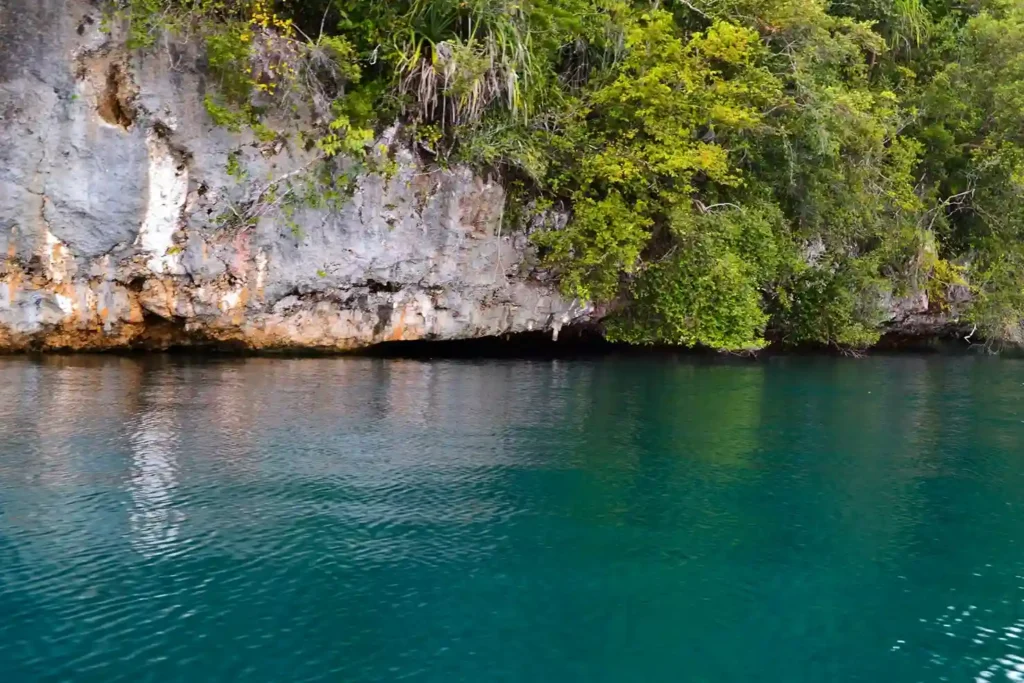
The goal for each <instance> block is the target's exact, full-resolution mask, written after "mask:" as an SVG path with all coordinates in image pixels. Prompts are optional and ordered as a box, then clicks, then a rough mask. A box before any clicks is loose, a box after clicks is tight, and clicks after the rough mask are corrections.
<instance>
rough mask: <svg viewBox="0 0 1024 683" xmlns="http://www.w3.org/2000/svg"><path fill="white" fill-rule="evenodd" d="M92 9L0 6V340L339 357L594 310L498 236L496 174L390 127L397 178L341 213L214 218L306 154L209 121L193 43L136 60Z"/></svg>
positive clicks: (373, 182) (47, 3) (25, 344)
mask: <svg viewBox="0 0 1024 683" xmlns="http://www.w3.org/2000/svg"><path fill="white" fill-rule="evenodd" d="M100 19H101V16H100V11H99V9H98V7H97V6H96V5H94V4H92V3H90V2H87V1H86V0H0V253H2V254H3V257H4V258H3V261H0V350H21V349H28V348H42V349H103V348H120V347H144V348H161V347H165V346H168V345H172V344H194V343H207V342H215V343H227V344H237V345H239V346H243V347H248V348H254V349H281V348H310V349H323V350H347V349H354V348H358V347H362V346H366V345H369V344H375V343H378V342H383V341H389V340H409V339H459V338H468V337H477V336H485V335H500V334H505V333H511V332H520V331H527V330H541V329H547V330H552V331H553V332H554V333H556V334H557V330H558V328H559V327H560V326H562V325H564V324H567V323H571V322H575V321H580V320H585V319H587V318H588V317H589V316H590V315H591V314H592V309H591V308H590V307H589V306H586V305H580V304H579V303H578V302H574V301H568V300H566V299H564V298H563V297H562V296H560V295H559V294H558V292H557V288H556V287H555V285H554V283H553V282H551V281H550V279H549V278H546V277H544V276H543V273H541V272H539V271H537V269H536V267H535V261H536V259H535V258H534V254H533V253H532V248H531V247H530V245H529V240H528V238H527V236H526V235H524V234H519V233H517V234H514V235H511V234H508V231H506V234H502V231H501V227H500V225H501V217H502V210H503V205H504V191H503V188H502V187H501V185H500V184H498V183H496V182H494V181H492V180H489V179H487V178H483V177H480V176H477V175H474V174H473V173H472V172H470V171H469V170H466V169H453V170H440V169H436V168H430V167H427V166H424V165H423V164H422V163H420V162H419V161H418V160H417V159H416V158H415V157H414V155H413V154H412V153H411V152H410V151H409V150H408V149H405V148H403V147H402V146H401V145H398V144H393V143H392V140H391V139H389V138H388V137H387V136H386V137H385V138H384V139H383V140H382V141H381V143H382V145H383V146H385V147H387V146H389V145H390V148H389V149H388V150H387V152H384V153H386V154H388V155H390V157H392V158H393V160H394V161H396V162H397V172H394V173H389V174H388V176H387V177H385V176H383V175H377V174H372V173H370V174H363V175H361V176H359V177H358V179H357V180H356V181H355V187H354V189H353V192H352V194H351V197H350V198H348V199H347V200H346V201H345V202H344V205H343V206H342V207H341V208H340V210H334V211H327V210H322V211H315V210H310V209H305V210H300V211H299V212H298V213H296V214H295V215H294V216H293V217H292V218H291V219H290V220H289V221H288V224H286V222H285V221H284V220H283V219H282V217H281V216H280V215H278V214H279V212H274V211H268V212H266V213H265V214H263V215H261V216H260V217H258V220H254V221H249V222H246V223H240V222H233V223H232V222H227V223H226V222H224V221H223V220H222V218H223V216H224V215H225V212H228V211H234V210H236V209H235V208H234V207H238V206H246V202H247V201H250V202H251V200H252V198H253V197H254V196H256V195H258V194H259V193H260V192H261V191H262V190H265V189H266V187H267V183H270V182H273V181H274V179H279V178H282V177H286V176H288V175H289V174H292V173H298V172H300V171H301V170H302V169H303V168H304V167H305V166H306V165H307V164H308V163H309V161H310V159H309V157H308V153H306V152H304V151H303V150H301V149H295V147H296V145H291V144H281V143H276V144H265V143H260V142H259V141H257V140H255V139H254V138H253V137H252V136H247V135H244V134H232V133H230V132H228V131H226V130H224V129H223V128H219V127H217V126H215V125H214V124H213V122H212V121H211V120H210V119H209V117H208V115H207V113H206V111H205V108H204V106H203V97H204V93H205V92H206V91H207V89H208V88H211V87H213V85H212V84H210V83H207V81H206V77H205V76H204V72H203V69H202V68H201V67H200V65H199V63H198V61H197V59H196V58H195V55H193V54H191V53H190V51H189V50H188V49H187V48H185V47H182V46H175V45H169V44H165V45H162V46H161V47H160V49H157V50H153V51H152V53H151V54H144V55H143V54H136V53H129V52H128V51H126V50H125V49H124V48H123V45H122V44H121V42H120V40H119V39H118V37H117V32H116V31H114V32H113V33H111V32H104V31H103V30H101V26H100ZM232 165H234V166H235V167H236V168H242V169H244V172H245V178H244V179H241V180H240V179H239V178H238V177H236V176H237V175H238V174H237V173H236V174H235V175H230V174H229V173H228V170H229V168H231V166H232ZM392 167H393V168H394V165H392Z"/></svg>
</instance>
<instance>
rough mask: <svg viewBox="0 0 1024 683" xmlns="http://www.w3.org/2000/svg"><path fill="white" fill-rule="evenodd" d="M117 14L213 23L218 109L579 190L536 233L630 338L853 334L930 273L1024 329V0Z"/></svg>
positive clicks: (329, 152) (567, 3)
mask: <svg viewBox="0 0 1024 683" xmlns="http://www.w3.org/2000/svg"><path fill="white" fill-rule="evenodd" d="M117 8H118V9H117V15H118V16H120V18H122V19H126V20H128V22H129V25H130V30H131V37H132V41H133V42H134V43H135V44H136V45H137V46H139V47H147V46H149V47H152V46H154V44H155V43H156V42H157V41H158V39H159V37H160V36H161V35H164V34H166V33H168V32H175V33H179V34H188V35H190V36H197V37H199V38H201V39H202V40H203V41H204V44H205V46H206V50H207V54H208V58H209V62H210V66H211V68H212V69H213V70H214V72H215V73H219V74H221V87H220V89H219V91H218V94H217V95H211V97H210V98H209V99H208V101H207V108H208V109H209V110H210V113H211V115H213V116H214V118H215V119H216V120H218V121H219V122H221V123H223V124H224V125H229V126H241V125H248V126H253V127H254V128H255V129H256V131H257V133H258V134H262V135H265V136H271V137H272V136H274V135H277V134H279V132H277V131H268V130H266V125H265V123H264V121H263V112H264V111H265V109H264V108H265V107H267V106H271V105H272V106H281V105H282V104H288V103H290V104H291V106H293V107H299V106H301V107H305V108H307V109H308V110H309V111H311V112H312V113H313V120H314V121H315V122H316V123H315V124H314V125H313V126H312V129H311V130H308V131H305V132H304V134H305V136H306V139H307V142H310V141H311V144H315V145H316V146H317V147H318V148H319V149H320V150H321V151H322V152H323V154H324V156H325V157H330V156H333V155H335V154H346V155H350V156H358V155H360V154H365V151H366V149H367V148H368V146H369V145H371V144H372V140H373V132H374V129H379V128H381V127H383V126H385V125H389V124H391V123H392V122H394V121H395V120H400V121H402V122H403V123H404V126H405V128H404V129H405V130H406V131H407V133H408V134H409V135H410V137H411V139H412V140H414V141H415V143H416V144H417V146H418V148H419V149H420V150H421V152H422V153H423V154H425V155H428V156H430V157H432V158H433V159H434V160H435V161H436V162H437V163H439V164H447V163H452V162H455V161H461V162H468V163H473V164H477V165H480V166H481V167H486V168H489V169H491V170H493V171H496V172H499V173H501V174H502V175H503V177H504V179H505V180H506V183H507V185H508V187H509V188H510V200H509V201H510V207H509V211H508V212H507V213H508V215H509V216H512V217H516V218H518V219H519V220H520V222H523V221H522V218H523V214H524V212H534V213H536V214H537V215H539V216H541V217H543V215H550V214H548V213H547V212H548V211H549V210H550V209H552V208H554V209H558V210H564V211H568V212H569V213H570V216H571V218H570V220H569V222H568V225H567V226H566V227H564V228H563V229H559V230H549V231H540V232H538V233H535V239H536V241H537V243H538V244H539V245H540V247H541V250H542V253H543V254H544V257H545V258H546V260H547V263H548V264H550V265H551V266H552V267H554V268H556V269H557V271H558V272H559V273H560V275H561V278H562V283H563V287H564V288H565V290H566V292H567V293H568V294H570V295H574V296H578V297H581V298H585V299H596V300H615V301H616V302H618V304H619V306H618V310H619V311H620V313H619V314H618V315H617V316H616V317H615V318H614V319H613V320H612V321H611V323H610V324H609V328H608V332H609V335H610V336H612V337H614V338H618V339H623V340H628V341H632V342H636V343H653V342H667V343H676V344H685V345H704V346H709V347H714V348H720V349H728V350H742V349H752V348H758V347H760V346H762V345H764V344H765V338H766V335H768V336H774V337H776V338H778V339H779V340H780V341H783V342H785V343H790V344H801V343H821V344H831V345H836V346H840V347H858V346H864V345H868V344H871V343H872V342H874V341H875V340H876V339H877V337H878V335H879V332H880V329H881V325H882V323H883V322H884V320H885V316H886V311H887V309H888V307H889V303H890V302H891V301H893V300H894V299H896V298H899V297H904V296H908V295H910V294H912V293H915V292H926V293H927V294H928V296H929V299H930V305H931V306H932V307H933V309H935V310H941V309H943V308H945V307H948V306H949V305H951V302H952V300H953V299H954V298H957V299H964V300H967V299H969V301H970V304H969V309H968V310H967V311H966V316H967V318H968V319H970V320H972V321H974V322H976V323H977V324H978V325H979V326H980V330H981V334H984V335H985V336H986V337H987V338H988V339H991V340H999V339H1003V338H1007V337H1009V338H1016V337H1019V336H1020V332H1021V328H1020V322H1019V321H1020V320H1021V319H1022V318H1024V234H1022V232H1024V0H971V1H970V2H968V3H966V4H956V3H952V2H950V1H949V0H851V1H848V2H834V3H829V2H826V1H825V0H344V1H342V0H276V2H275V1H273V0H119V2H118V4H117ZM536 222H537V221H534V223H536ZM541 222H543V221H541ZM964 293H966V294H964ZM954 295H955V297H954Z"/></svg>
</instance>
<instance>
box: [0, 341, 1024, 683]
mask: <svg viewBox="0 0 1024 683" xmlns="http://www.w3.org/2000/svg"><path fill="white" fill-rule="evenodd" d="M1022 392H1024V363H1022V362H1018V361H1011V360H996V359H987V358H942V357H931V358H925V357H889V358H868V359H863V360H852V359H851V360H843V359H801V358H783V359H771V360H766V361H760V362H757V363H746V362H735V363H722V362H695V361H682V360H672V359H665V358H661V359H651V360H630V359H602V360H595V361H576V362H565V361H545V362H539V361H536V362H525V361H486V362H483V361H481V362H467V361H462V362H455V361H447V362H419V361H398V360H375V359H305V360H284V359H248V360H223V361H208V362H198V361H196V360H189V359H187V358H180V357H179V358H174V357H168V358H163V357H156V358H146V359H135V358H104V357H82V358H70V359H69V358H53V359H47V360H44V361H34V360H27V359H7V360H0V681H3V683H21V682H22V681H60V680H68V681H76V682H77V681H86V682H92V681H95V682H97V683H99V682H103V683H110V682H112V681H133V682H135V681H161V682H170V681H199V680H218V681H228V680H230V681H274V682H277V681H346V682H363V681H399V680H409V681H431V682H438V683H441V682H451V681H469V682H474V683H475V682H482V681H514V682H517V683H518V682H523V683H526V682H529V683H547V682H556V681H558V682H563V681H588V682H592V681H608V682H615V683H621V682H632V681H673V682H676V681H694V682H705V681H707V682H712V681H714V682H717V681H766V682H771V683H775V682H779V683H782V682H786V683H793V682H802V681H815V682H818V681H870V682H872V683H879V682H884V681H940V680H948V681H975V680H991V681H998V680H1004V681H1005V680H1021V679H1024V649H1022V648H1024V449H1022V445H1024V405H1022V402H1021V397H1022Z"/></svg>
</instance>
